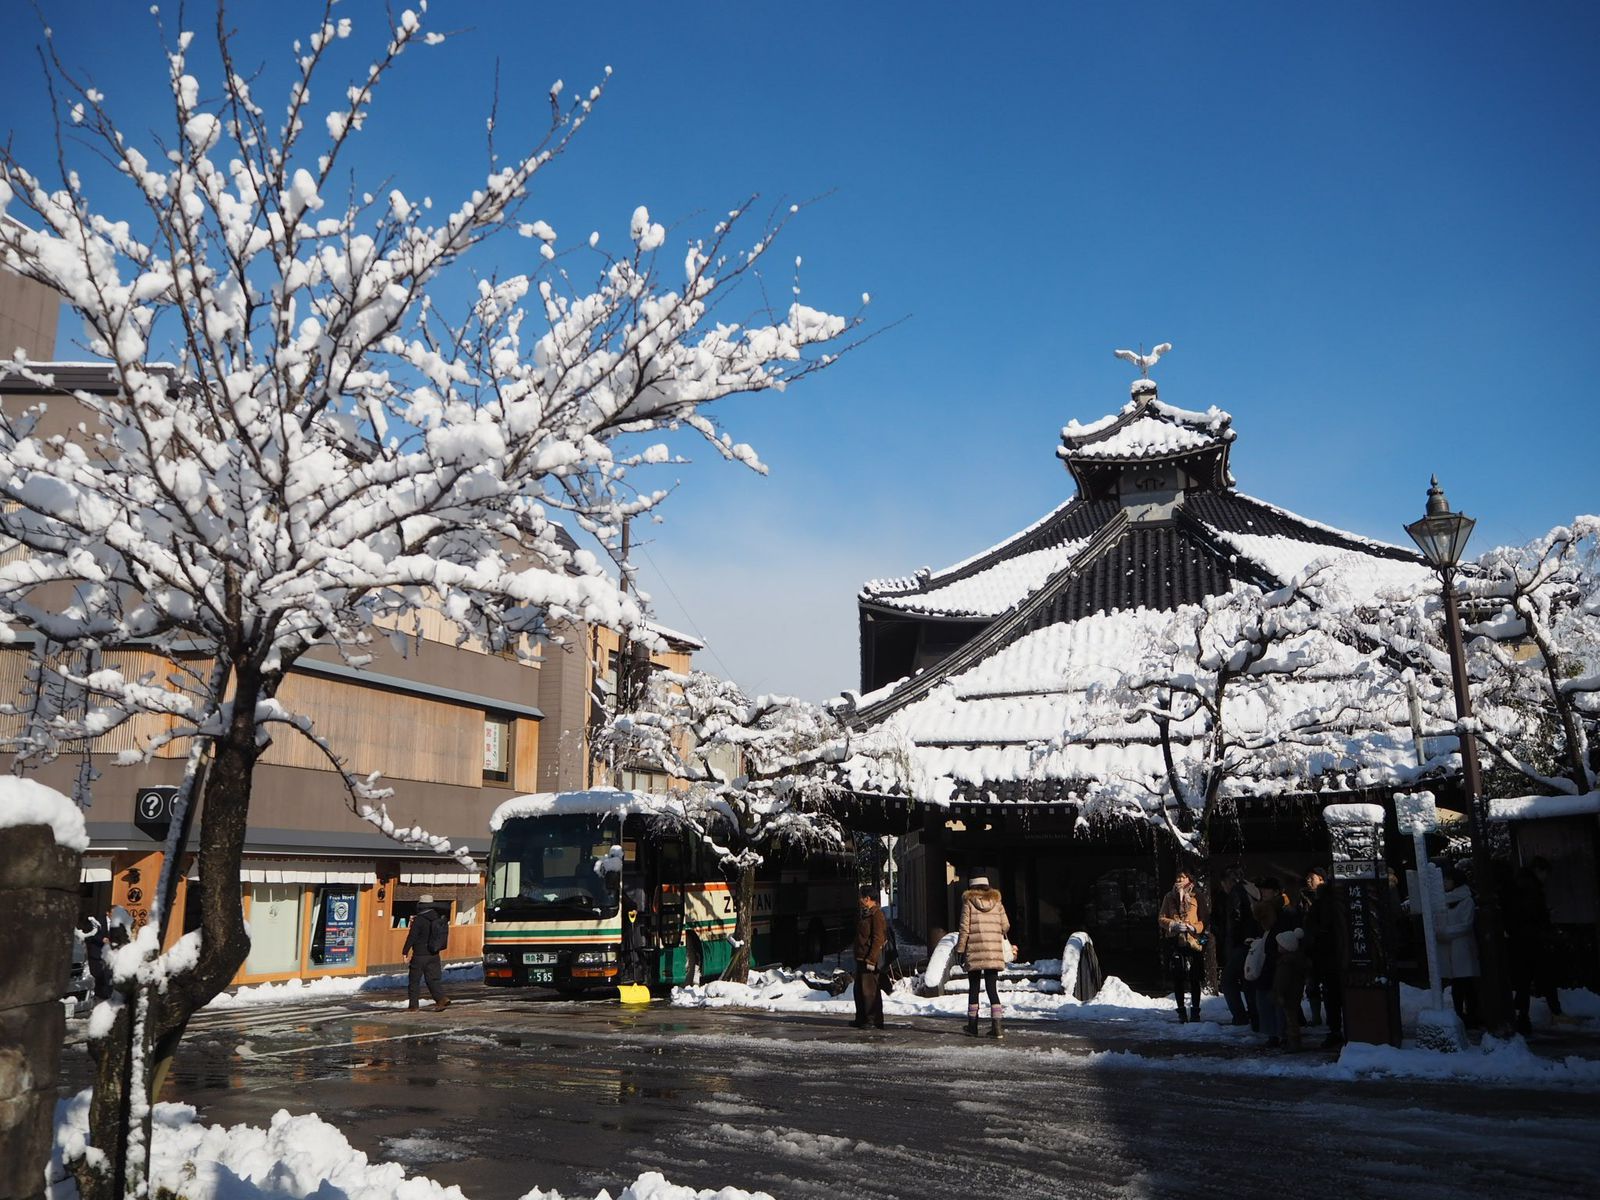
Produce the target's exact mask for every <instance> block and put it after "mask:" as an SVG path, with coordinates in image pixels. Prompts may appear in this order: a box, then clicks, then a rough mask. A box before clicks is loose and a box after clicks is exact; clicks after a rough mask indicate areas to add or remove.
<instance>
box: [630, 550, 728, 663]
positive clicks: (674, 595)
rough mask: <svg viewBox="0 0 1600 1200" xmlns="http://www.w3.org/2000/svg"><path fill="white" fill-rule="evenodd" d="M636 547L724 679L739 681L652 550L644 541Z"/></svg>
mask: <svg viewBox="0 0 1600 1200" xmlns="http://www.w3.org/2000/svg"><path fill="white" fill-rule="evenodd" d="M634 549H635V550H637V551H639V553H640V554H642V555H644V556H645V558H646V559H647V560H648V561H649V563H650V569H651V570H652V571H654V572H655V573H656V578H657V579H659V580H660V581H661V586H662V587H664V588H666V589H667V594H668V595H669V596H671V597H672V601H673V603H674V604H676V605H677V606H678V611H679V612H681V613H682V614H683V618H684V620H685V621H686V622H687V623H688V625H689V629H690V631H691V632H693V634H694V635H695V637H697V638H699V639H700V640H701V641H702V642H704V643H705V644H706V650H707V651H708V652H709V653H710V654H711V657H712V658H714V659H716V662H717V666H718V667H720V668H721V669H722V677H723V678H724V679H729V680H733V682H735V683H737V682H738V680H736V679H733V672H732V671H730V670H729V669H728V664H727V663H725V662H723V661H722V656H721V655H720V654H718V653H717V650H716V647H715V646H713V645H712V644H711V639H710V638H708V637H706V635H705V633H704V632H703V631H702V630H701V629H700V626H698V625H696V624H695V621H694V617H693V616H691V615H690V613H689V608H688V606H687V605H686V604H684V602H683V600H682V598H681V597H680V596H679V595H678V593H677V592H675V591H673V590H672V584H671V583H669V582H668V581H667V577H666V575H665V574H664V573H663V572H662V570H661V567H660V566H659V565H658V564H657V563H656V560H655V559H653V558H651V557H650V551H648V550H646V549H645V548H644V545H643V543H640V544H639V545H636V546H635V547H634Z"/></svg>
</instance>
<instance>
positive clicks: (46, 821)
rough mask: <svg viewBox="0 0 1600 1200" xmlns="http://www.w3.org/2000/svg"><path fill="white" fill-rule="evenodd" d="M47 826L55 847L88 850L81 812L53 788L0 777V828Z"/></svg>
mask: <svg viewBox="0 0 1600 1200" xmlns="http://www.w3.org/2000/svg"><path fill="white" fill-rule="evenodd" d="M21 825H48V826H49V827H50V830H51V832H52V833H54V834H55V839H56V845H58V846H60V847H62V848H63V849H65V850H76V851H77V852H78V853H79V854H82V853H83V852H84V851H85V850H87V849H88V848H89V831H88V830H87V829H85V828H84V824H83V810H82V809H81V808H79V807H78V806H77V805H76V804H74V803H73V802H72V801H71V800H69V799H68V798H67V797H66V796H63V795H62V794H61V793H60V792H58V791H56V790H55V788H49V787H45V785H44V784H42V783H39V782H38V781H36V780H33V779H24V778H22V777H20V776H17V775H4V776H0V829H9V828H16V827H18V826H21Z"/></svg>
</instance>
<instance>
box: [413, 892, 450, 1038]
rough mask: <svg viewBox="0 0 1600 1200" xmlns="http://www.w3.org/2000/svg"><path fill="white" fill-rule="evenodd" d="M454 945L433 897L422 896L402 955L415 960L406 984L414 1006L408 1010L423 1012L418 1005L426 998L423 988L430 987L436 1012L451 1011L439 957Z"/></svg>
mask: <svg viewBox="0 0 1600 1200" xmlns="http://www.w3.org/2000/svg"><path fill="white" fill-rule="evenodd" d="M449 944H450V926H449V924H448V923H447V922H446V921H445V919H444V917H442V916H440V915H439V910H438V909H436V908H434V907H433V897H432V896H430V895H426V894H424V895H421V896H418V897H417V915H416V916H414V917H412V918H411V927H410V928H409V929H407V930H406V944H405V948H404V950H403V951H402V953H404V954H406V955H408V956H409V957H410V959H411V977H410V978H409V979H408V980H407V981H406V995H407V998H408V999H409V1000H410V1003H409V1004H407V1005H406V1009H407V1010H408V1011H409V1010H412V1009H416V1008H419V1007H420V1005H419V1004H418V1003H417V1001H418V1000H419V999H421V996H422V984H423V982H424V981H426V982H427V984H428V995H430V996H432V997H433V1007H434V1008H435V1009H446V1008H449V1007H450V997H449V996H446V995H445V994H444V988H443V987H441V986H440V985H439V955H440V954H442V953H443V952H444V948H445V947H446V946H448V945H449Z"/></svg>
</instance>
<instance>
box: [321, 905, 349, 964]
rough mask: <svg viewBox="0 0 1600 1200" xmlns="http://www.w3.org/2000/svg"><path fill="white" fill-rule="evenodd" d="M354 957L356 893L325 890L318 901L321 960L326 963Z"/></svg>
mask: <svg viewBox="0 0 1600 1200" xmlns="http://www.w3.org/2000/svg"><path fill="white" fill-rule="evenodd" d="M355 961H356V893H355V892H354V891H329V892H327V893H325V894H324V896H323V903H322V962H323V965H324V966H329V967H349V966H354V965H355Z"/></svg>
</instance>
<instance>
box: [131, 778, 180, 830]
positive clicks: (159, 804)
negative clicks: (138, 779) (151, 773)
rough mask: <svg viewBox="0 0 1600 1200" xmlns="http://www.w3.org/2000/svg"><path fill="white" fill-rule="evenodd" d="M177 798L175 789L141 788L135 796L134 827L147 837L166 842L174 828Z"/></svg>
mask: <svg viewBox="0 0 1600 1200" xmlns="http://www.w3.org/2000/svg"><path fill="white" fill-rule="evenodd" d="M177 798H178V789H177V788H175V787H142V788H140V789H139V790H138V791H136V792H135V793H134V794H133V823H134V825H135V826H137V827H138V829H139V831H140V832H141V833H143V834H145V835H146V836H147V837H150V838H154V839H155V840H156V841H158V842H164V841H166V840H167V831H168V830H169V829H171V827H172V802H173V801H174V800H176V799H177Z"/></svg>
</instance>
